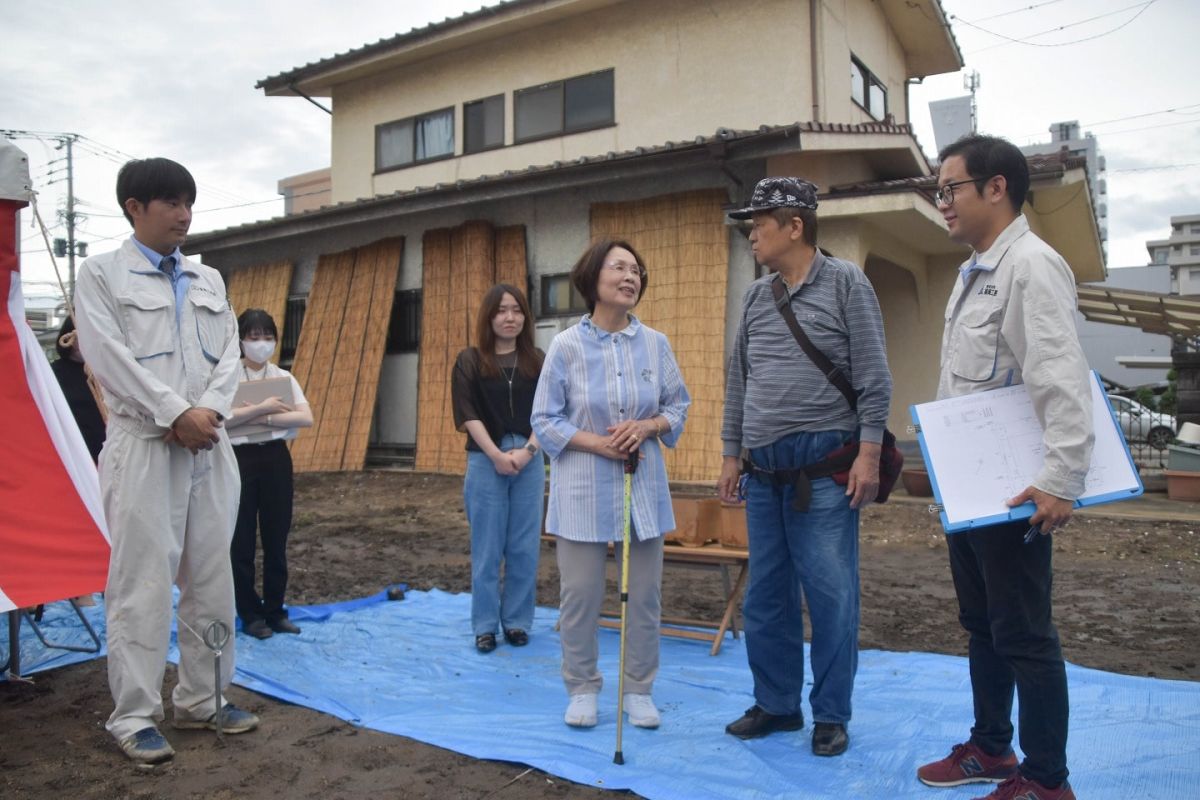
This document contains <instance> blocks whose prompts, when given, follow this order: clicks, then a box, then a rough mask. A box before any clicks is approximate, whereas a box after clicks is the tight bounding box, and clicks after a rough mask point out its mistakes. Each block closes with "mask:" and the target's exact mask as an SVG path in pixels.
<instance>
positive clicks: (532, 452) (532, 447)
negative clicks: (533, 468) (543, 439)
mask: <svg viewBox="0 0 1200 800" xmlns="http://www.w3.org/2000/svg"><path fill="white" fill-rule="evenodd" d="M525 449H526V450H528V451H529V455H531V456H536V455H537V454H538V446H537V445H536V444H534V443H533V442H526V443H525Z"/></svg>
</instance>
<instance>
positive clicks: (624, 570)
mask: <svg viewBox="0 0 1200 800" xmlns="http://www.w3.org/2000/svg"><path fill="white" fill-rule="evenodd" d="M637 466H638V451H637V450H634V451H633V452H632V453H630V454H629V455H628V457H626V459H625V508H624V517H625V519H624V523H625V526H624V530H623V531H622V533H621V655H620V656H619V657H618V659H617V669H618V670H619V672H618V675H619V677H618V678H617V752H615V753H614V754H613V763H614V764H624V763H625V754H624V753H623V752H621V730H622V728H623V725H624V722H625V616H626V615H625V610H626V608H627V607H628V605H629V529H630V527H631V524H630V520H631V518H632V517H633V473H635V472H637Z"/></svg>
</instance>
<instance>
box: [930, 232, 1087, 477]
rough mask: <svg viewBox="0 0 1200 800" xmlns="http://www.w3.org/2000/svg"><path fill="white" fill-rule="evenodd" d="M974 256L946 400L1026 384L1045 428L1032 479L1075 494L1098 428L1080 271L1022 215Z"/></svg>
mask: <svg viewBox="0 0 1200 800" xmlns="http://www.w3.org/2000/svg"><path fill="white" fill-rule="evenodd" d="M972 259H973V260H974V262H975V264H976V265H977V266H976V269H975V271H973V272H972V273H971V274H970V277H969V278H968V280H967V282H966V283H964V282H963V280H962V278H961V277H956V278H955V282H954V291H953V292H951V294H950V301H949V302H948V303H947V304H946V317H945V319H946V327H945V331H944V333H943V334H942V356H941V375H940V377H939V379H938V399H942V398H947V397H957V396H959V395H964V394H970V393H972V392H981V391H986V390H988V389H996V388H999V387H1002V386H1012V385H1014V384H1019V383H1024V384H1025V386H1026V388H1027V389H1028V391H1029V396H1030V399H1031V400H1032V402H1033V409H1034V413H1035V414H1037V417H1038V420H1039V421H1040V422H1041V424H1042V428H1043V430H1044V431H1045V434H1044V436H1043V439H1042V444H1043V453H1042V458H1043V461H1042V469H1041V472H1040V473H1039V474H1038V476H1037V479H1036V480H1035V481H1034V483H1033V485H1034V486H1036V487H1037V488H1038V489H1041V490H1042V491H1044V492H1048V493H1050V494H1052V495H1054V496H1056V497H1062V498H1066V499H1068V500H1075V499H1077V498H1078V497H1079V496H1080V495H1082V494H1083V489H1084V478H1085V477H1086V476H1087V472H1088V467H1089V466H1090V464H1091V457H1092V440H1093V433H1092V392H1091V385H1090V383H1089V381H1090V376H1089V373H1088V365H1087V359H1086V358H1085V357H1084V355H1083V348H1082V347H1081V346H1080V344H1079V334H1078V332H1077V331H1076V329H1075V306H1076V295H1075V278H1074V275H1073V274H1072V273H1071V268H1070V267H1069V266H1067V262H1066V261H1065V260H1063V258H1062V256H1060V255H1059V254H1058V253H1056V252H1055V251H1054V250H1053V249H1051V248H1050V246H1049V245H1047V244H1046V243H1045V242H1043V241H1042V240H1041V239H1039V238H1038V237H1037V236H1036V235H1035V234H1034V233H1033V232H1032V231H1031V230H1029V223H1028V221H1026V219H1025V216H1024V215H1020V216H1018V217H1017V218H1016V219H1015V220H1013V222H1012V223H1011V224H1010V225H1009V226H1008V227H1007V228H1005V229H1004V231H1003V232H1002V233H1001V234H1000V236H999V237H997V238H996V241H995V242H994V243H993V244H992V246H991V247H990V248H988V250H987V251H986V252H983V253H976V254H973V255H972ZM966 263H967V264H970V263H971V260H968V261H967V262H966ZM965 266H966V264H964V267H965Z"/></svg>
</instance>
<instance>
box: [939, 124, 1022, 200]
mask: <svg viewBox="0 0 1200 800" xmlns="http://www.w3.org/2000/svg"><path fill="white" fill-rule="evenodd" d="M953 156H961V157H962V159H963V161H965V162H966V165H967V174H968V175H970V176H971V177H972V178H974V179H975V190H976V191H977V192H982V190H983V185H984V184H985V183H986V182H987V181H988V180H989V179H991V178H993V177H995V176H996V175H1000V176H1002V177H1003V178H1004V183H1005V190H1006V191H1007V193H1008V202H1009V204H1010V205H1011V206H1012V208H1013V211H1015V212H1016V213H1018V214H1020V213H1021V206H1023V205H1024V204H1025V196H1026V195H1027V194H1029V162H1028V161H1026V160H1025V154H1024V153H1022V152H1021V151H1020V150H1019V149H1017V146H1016V145H1014V144H1013V143H1012V142H1010V141H1008V140H1007V139H1002V138H1000V137H999V136H985V135H983V134H981V133H972V134H968V135H967V136H964V137H962V138H961V139H959V140H958V141H956V142H954V143H952V144H949V145H946V147H945V148H943V149H942V152H940V153H938V162H939V163H941V164H944V163H946V159H947V158H951V157H953Z"/></svg>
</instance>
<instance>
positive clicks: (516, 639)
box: [504, 628, 529, 647]
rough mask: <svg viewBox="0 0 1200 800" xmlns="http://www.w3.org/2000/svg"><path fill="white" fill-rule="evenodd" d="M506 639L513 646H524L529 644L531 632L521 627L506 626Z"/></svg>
mask: <svg viewBox="0 0 1200 800" xmlns="http://www.w3.org/2000/svg"><path fill="white" fill-rule="evenodd" d="M504 641H506V642H508V643H509V644H511V645H512V646H513V647H524V646H525V645H527V644H529V634H528V633H526V632H525V631H523V630H521V629H520V628H505V629H504Z"/></svg>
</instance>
